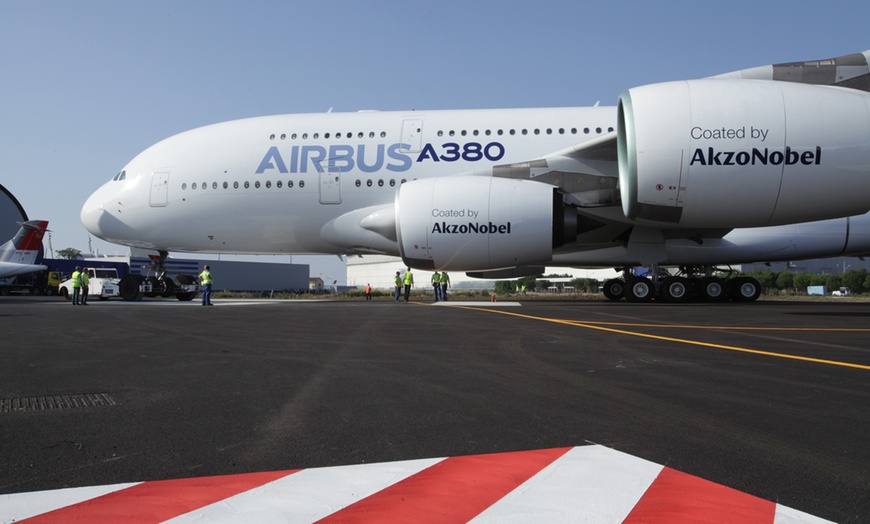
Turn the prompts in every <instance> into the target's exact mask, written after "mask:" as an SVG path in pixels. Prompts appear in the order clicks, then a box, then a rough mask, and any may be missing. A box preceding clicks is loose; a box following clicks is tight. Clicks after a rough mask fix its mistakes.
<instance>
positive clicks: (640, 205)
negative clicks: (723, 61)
mask: <svg viewBox="0 0 870 524" xmlns="http://www.w3.org/2000/svg"><path fill="white" fill-rule="evenodd" d="M617 126H618V127H617V129H618V132H617V135H618V140H617V142H618V157H619V184H620V192H621V194H620V196H621V197H622V206H623V211H624V213H625V216H626V217H627V218H629V219H631V220H635V221H637V222H639V223H647V224H656V225H663V226H671V227H673V226H679V227H698V228H735V227H756V226H769V225H780V224H791V223H797V222H805V221H812V220H824V219H829V218H837V217H844V216H849V215H859V214H863V213H866V212H867V211H868V210H870V95H868V94H867V93H863V92H860V91H855V90H849V89H843V88H837V87H827V86H814V85H805V84H793V83H785V82H771V81H762V80H733V79H707V80H691V81H684V82H670V83H665V84H655V85H650V86H644V87H640V88H636V89H630V90H629V91H626V92H625V93H623V94H622V95H621V96H620V98H619V108H618V121H617Z"/></svg>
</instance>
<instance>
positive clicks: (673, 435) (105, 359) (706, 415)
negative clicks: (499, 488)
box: [0, 297, 870, 522]
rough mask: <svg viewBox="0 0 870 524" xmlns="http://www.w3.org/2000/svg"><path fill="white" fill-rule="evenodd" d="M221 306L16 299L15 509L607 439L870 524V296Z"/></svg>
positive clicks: (10, 307) (9, 402)
mask: <svg viewBox="0 0 870 524" xmlns="http://www.w3.org/2000/svg"><path fill="white" fill-rule="evenodd" d="M215 303H216V304H217V305H216V306H215V307H212V308H208V307H201V306H199V305H198V304H197V302H188V303H180V302H176V301H172V300H153V301H147V300H146V301H143V302H140V303H123V302H116V301H108V302H99V301H94V302H92V303H91V304H90V305H89V306H87V307H71V306H70V305H69V304H68V303H65V302H63V301H62V300H61V299H57V298H48V297H2V298H0V329H2V331H0V333H2V335H0V337H2V342H0V348H2V349H0V362H2V365H0V439H2V442H3V445H2V446H0V464H2V465H3V467H2V468H0V493H19V492H30V491H38V490H48V489H57V488H63V487H76V486H91V485H99V484H111V483H120V482H132V481H147V480H161V479H176V478H187V477H201V476H208V475H227V474H236V473H245V472H260V471H275V470H287V469H296V468H315V467H324V466H337V465H349V464H365V463H372V462H386V461H397V460H409V459H420V458H428V457H439V456H457V455H473V454H483V453H497V452H507V451H522V450H532V449H544V448H558V447H571V446H580V445H584V444H590V443H594V444H600V445H603V446H607V447H608V448H612V449H615V450H618V451H620V452H624V453H628V454H631V455H634V456H637V457H641V458H643V459H646V460H649V461H653V462H655V463H658V464H664V465H666V466H668V467H670V468H674V469H677V470H680V471H683V472H686V473H689V474H691V475H696V476H699V477H702V478H704V479H708V480H710V481H713V482H716V483H719V484H722V485H725V486H729V487H732V488H734V489H737V490H740V491H743V492H747V493H750V494H752V495H755V496H757V497H761V498H763V499H767V500H770V501H775V502H779V503H781V504H784V505H787V506H789V507H793V508H795V509H798V510H800V511H804V512H807V513H810V514H812V515H816V516H819V517H823V518H826V519H830V520H834V521H838V522H867V521H870V446H868V445H867V437H868V434H870V412H868V405H870V348H868V344H867V342H866V341H867V339H868V334H870V304H868V303H857V302H850V301H848V299H844V300H843V301H842V302H825V303H820V302H766V301H764V300H761V301H759V302H757V303H754V304H732V303H724V304H690V305H673V304H629V303H625V302H619V303H610V302H600V301H590V302H583V301H577V302H571V301H564V302H542V301H534V302H522V303H520V304H515V305H511V304H490V303H481V304H478V305H477V306H475V307H466V306H458V305H457V306H453V307H433V306H432V305H431V304H429V303H426V302H412V303H407V304H406V303H402V302H400V303H396V302H393V301H392V300H374V301H372V302H365V301H364V300H363V299H360V300H359V301H339V302H329V301H325V302H314V301H304V300H299V301H240V300H220V301H216V302H215ZM448 306H450V304H448Z"/></svg>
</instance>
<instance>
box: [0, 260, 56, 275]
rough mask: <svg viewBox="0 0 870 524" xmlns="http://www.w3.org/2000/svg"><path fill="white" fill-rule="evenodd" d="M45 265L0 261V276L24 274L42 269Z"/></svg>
mask: <svg viewBox="0 0 870 524" xmlns="http://www.w3.org/2000/svg"><path fill="white" fill-rule="evenodd" d="M46 269H48V267H47V266H43V265H39V264H15V263H13V262H0V278H6V277H14V276H17V275H26V274H28V273H35V272H37V271H44V270H46Z"/></svg>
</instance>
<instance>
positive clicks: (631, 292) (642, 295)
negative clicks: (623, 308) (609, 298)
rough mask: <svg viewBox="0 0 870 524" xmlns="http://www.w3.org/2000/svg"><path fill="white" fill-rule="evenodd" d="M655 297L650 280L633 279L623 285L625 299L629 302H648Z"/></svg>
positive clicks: (642, 278)
mask: <svg viewBox="0 0 870 524" xmlns="http://www.w3.org/2000/svg"><path fill="white" fill-rule="evenodd" d="M653 295H655V289H654V288H653V283H652V280H650V279H648V278H646V277H633V278H630V279H628V282H626V283H625V298H626V299H627V300H628V301H629V302H649V301H650V300H652V299H653Z"/></svg>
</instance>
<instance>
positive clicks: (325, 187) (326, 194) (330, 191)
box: [318, 162, 341, 204]
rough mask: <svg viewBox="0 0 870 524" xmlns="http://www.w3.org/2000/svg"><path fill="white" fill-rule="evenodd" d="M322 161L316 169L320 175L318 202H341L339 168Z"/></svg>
mask: <svg viewBox="0 0 870 524" xmlns="http://www.w3.org/2000/svg"><path fill="white" fill-rule="evenodd" d="M329 164H330V163H329V162H324V163H322V164H321V165H320V168H319V169H318V176H319V177H320V203H321V204H341V168H340V167H337V166H330V165H329Z"/></svg>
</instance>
